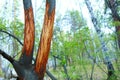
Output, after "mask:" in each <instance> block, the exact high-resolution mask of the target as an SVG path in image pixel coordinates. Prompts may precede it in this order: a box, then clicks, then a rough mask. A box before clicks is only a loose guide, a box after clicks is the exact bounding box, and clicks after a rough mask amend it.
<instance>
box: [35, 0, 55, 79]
mask: <svg viewBox="0 0 120 80" xmlns="http://www.w3.org/2000/svg"><path fill="white" fill-rule="evenodd" d="M48 1H49V2H48ZM50 2H51V3H50ZM53 4H55V0H47V1H46V10H45V16H44V24H43V29H42V34H41V39H40V44H39V49H38V54H37V58H36V64H35V71H36V72H37V73H38V74H39V80H43V77H44V73H45V70H46V64H47V60H48V55H49V51H50V45H51V39H52V35H53V24H54V15H55V5H54V7H51V6H53ZM51 8H52V9H51ZM49 11H52V12H51V13H50V14H49Z"/></svg>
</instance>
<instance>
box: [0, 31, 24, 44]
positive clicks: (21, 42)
mask: <svg viewBox="0 0 120 80" xmlns="http://www.w3.org/2000/svg"><path fill="white" fill-rule="evenodd" d="M0 32H3V33H6V34H8V35H9V36H11V37H13V38H14V39H16V40H17V41H18V42H19V43H20V44H21V45H23V43H22V42H21V41H20V40H19V39H18V38H17V37H16V36H15V35H13V34H11V33H9V32H7V31H4V30H1V29H0Z"/></svg>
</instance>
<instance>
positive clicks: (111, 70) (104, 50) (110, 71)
mask: <svg viewBox="0 0 120 80" xmlns="http://www.w3.org/2000/svg"><path fill="white" fill-rule="evenodd" d="M85 3H86V5H87V8H88V10H89V12H90V15H91V19H92V22H93V25H94V27H95V30H96V32H97V34H98V37H99V40H100V43H101V46H102V53H103V55H104V61H105V64H106V66H107V69H108V78H109V77H111V76H112V75H114V67H113V65H112V63H111V61H110V59H109V56H107V55H106V53H107V51H108V49H107V46H106V45H105V42H104V40H103V38H102V36H103V34H102V32H101V29H100V28H99V26H98V21H97V18H96V17H95V16H94V13H93V9H92V6H91V3H90V1H89V0H85Z"/></svg>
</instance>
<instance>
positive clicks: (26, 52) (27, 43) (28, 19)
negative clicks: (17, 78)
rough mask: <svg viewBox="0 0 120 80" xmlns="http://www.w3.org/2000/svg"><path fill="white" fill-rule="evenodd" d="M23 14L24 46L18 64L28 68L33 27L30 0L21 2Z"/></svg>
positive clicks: (33, 33) (30, 58)
mask: <svg viewBox="0 0 120 80" xmlns="http://www.w3.org/2000/svg"><path fill="white" fill-rule="evenodd" d="M23 4H24V14H25V28H24V44H23V49H22V55H21V57H20V63H21V64H23V65H24V66H29V65H30V64H31V63H32V57H33V48H34V38H35V27H34V15H33V8H32V3H31V0H23Z"/></svg>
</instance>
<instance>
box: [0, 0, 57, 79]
mask: <svg viewBox="0 0 120 80" xmlns="http://www.w3.org/2000/svg"><path fill="white" fill-rule="evenodd" d="M23 5H24V13H25V28H24V44H22V43H21V42H20V41H19V40H18V38H16V37H15V36H13V35H11V34H9V33H8V32H5V31H2V30H1V31H2V32H5V33H6V34H9V35H10V36H12V37H14V38H15V39H16V40H17V41H19V42H20V44H22V45H23V49H22V55H21V57H20V59H19V61H16V60H14V59H13V58H12V57H11V56H9V55H8V54H6V53H5V52H4V51H2V50H0V54H1V55H2V56H3V57H4V58H6V59H7V60H8V61H9V62H11V63H12V65H13V67H14V69H15V71H16V73H17V75H18V78H17V80H43V78H44V74H45V71H46V64H47V60H48V55H49V51H50V44H51V39H52V34H53V24H54V16H55V0H46V11H45V17H44V24H43V29H42V34H41V39H40V44H39V49H38V53H37V57H36V61H35V64H32V59H33V50H34V49H33V48H34V38H35V27H34V17H33V8H32V2H31V0H23ZM47 74H49V75H50V76H51V74H50V73H49V72H48V71H47ZM51 78H53V79H54V80H56V79H55V78H54V77H53V76H51Z"/></svg>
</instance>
